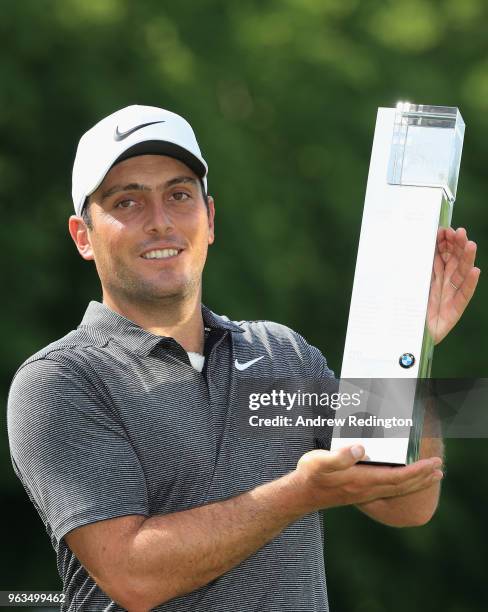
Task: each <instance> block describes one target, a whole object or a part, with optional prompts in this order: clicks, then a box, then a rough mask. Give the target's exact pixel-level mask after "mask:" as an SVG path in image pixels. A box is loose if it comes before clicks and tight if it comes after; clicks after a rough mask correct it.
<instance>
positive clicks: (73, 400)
mask: <svg viewBox="0 0 488 612" xmlns="http://www.w3.org/2000/svg"><path fill="white" fill-rule="evenodd" d="M107 404H108V400H107V399H106V398H105V399H103V395H102V394H101V393H98V392H97V389H96V388H95V387H94V385H93V383H90V382H89V381H88V380H87V379H85V378H84V377H83V376H82V375H81V374H80V373H78V372H75V371H72V369H71V368H70V367H69V366H67V365H66V364H61V363H58V362H57V361H55V360H53V359H49V358H44V359H39V360H37V361H32V362H28V363H27V364H26V365H24V366H23V367H21V369H20V370H19V371H18V372H17V374H16V376H15V378H14V380H13V382H12V385H11V388H10V392H9V399H8V411H7V414H8V434H9V442H10V451H11V457H12V463H13V466H14V470H15V472H16V474H17V476H18V477H19V478H20V480H21V481H22V484H23V485H24V488H25V489H26V491H27V493H28V494H29V497H30V498H31V499H32V501H33V502H34V504H35V506H36V508H37V509H38V511H39V514H40V515H41V518H42V520H43V521H44V523H45V525H46V528H47V530H48V533H50V535H51V537H52V536H53V535H54V537H55V538H56V540H57V543H58V544H59V542H60V540H61V539H62V538H63V537H64V536H65V535H66V534H67V533H68V532H69V531H71V530H73V529H75V528H76V527H80V526H82V525H87V524H89V523H93V522H95V521H101V520H105V519H110V518H114V517H118V516H123V515H130V514H139V515H146V516H149V508H148V495H147V488H146V481H145V476H144V472H143V469H142V466H141V464H140V461H139V459H138V457H137V454H136V452H135V450H134V447H133V446H132V444H131V442H130V440H129V438H128V436H127V433H126V431H125V430H124V427H123V426H122V424H121V422H120V420H119V419H118V418H117V415H116V413H115V412H114V410H113V409H112V408H111V407H110V406H109V405H107Z"/></svg>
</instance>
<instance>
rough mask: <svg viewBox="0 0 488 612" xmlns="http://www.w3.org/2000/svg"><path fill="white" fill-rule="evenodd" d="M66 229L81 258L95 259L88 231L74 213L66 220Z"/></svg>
mask: <svg viewBox="0 0 488 612" xmlns="http://www.w3.org/2000/svg"><path fill="white" fill-rule="evenodd" d="M68 229H69V233H70V235H71V238H73V242H74V243H75V244H76V248H77V249H78V252H79V254H80V255H81V256H82V257H83V259H86V260H87V261H91V260H93V259H95V257H94V255H93V249H92V245H91V240H90V233H89V230H88V228H87V226H86V223H85V222H84V221H83V219H82V218H81V217H78V216H76V215H71V217H70V218H69V221H68Z"/></svg>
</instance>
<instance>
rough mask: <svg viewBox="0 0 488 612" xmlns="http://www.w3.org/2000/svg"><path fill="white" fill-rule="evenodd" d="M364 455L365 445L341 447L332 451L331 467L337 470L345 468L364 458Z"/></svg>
mask: <svg viewBox="0 0 488 612" xmlns="http://www.w3.org/2000/svg"><path fill="white" fill-rule="evenodd" d="M332 455H334V457H332ZM364 455H365V451H364V447H363V446H361V445H360V444H354V445H353V446H345V447H344V448H339V449H337V450H335V451H333V452H332V453H331V457H330V458H331V459H332V462H331V463H332V465H331V467H333V468H334V469H337V470H345V469H347V468H348V467H351V466H352V465H354V464H355V463H356V462H358V461H360V460H361V459H363V457H364Z"/></svg>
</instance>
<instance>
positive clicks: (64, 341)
mask: <svg viewBox="0 0 488 612" xmlns="http://www.w3.org/2000/svg"><path fill="white" fill-rule="evenodd" d="M105 343H106V339H104V338H102V337H97V335H96V333H94V330H92V329H90V328H87V327H78V328H77V329H73V330H71V331H70V332H68V333H67V334H66V335H64V336H63V337H61V338H59V339H57V340H54V341H53V342H51V343H49V344H48V345H46V346H44V347H43V348H41V349H39V350H38V351H36V352H35V353H34V354H32V355H30V356H29V357H28V358H27V359H25V360H24V361H23V362H22V363H21V364H20V365H19V367H18V368H17V371H16V373H15V375H14V378H15V376H17V374H18V373H19V372H20V371H21V370H23V369H24V368H25V367H26V366H29V365H31V364H38V365H40V366H41V368H44V367H45V365H46V364H52V366H53V367H54V366H55V365H56V366H58V367H62V366H63V365H65V366H66V365H68V364H69V363H70V362H72V361H73V360H74V358H75V355H76V354H77V353H79V352H82V351H83V349H86V348H88V347H94V346H103V345H104V344H105ZM41 364H42V365H41ZM30 369H33V368H32V365H31V367H30Z"/></svg>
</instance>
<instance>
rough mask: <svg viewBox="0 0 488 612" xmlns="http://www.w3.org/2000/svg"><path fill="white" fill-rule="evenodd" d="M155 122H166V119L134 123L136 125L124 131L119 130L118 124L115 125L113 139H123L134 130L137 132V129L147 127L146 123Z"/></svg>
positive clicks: (151, 123) (152, 123)
mask: <svg viewBox="0 0 488 612" xmlns="http://www.w3.org/2000/svg"><path fill="white" fill-rule="evenodd" d="M155 123H166V121H164V120H160V121H149V123H141V125H136V127H133V128H131V129H130V130H126V131H125V132H121V131H120V130H119V126H117V127H116V128H115V134H114V140H117V141H120V140H124V138H127V136H130V135H131V134H133V133H134V132H137V130H140V129H142V128H143V127H147V126H148V125H154V124H155Z"/></svg>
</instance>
